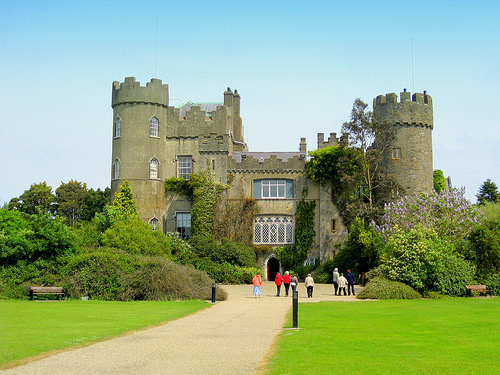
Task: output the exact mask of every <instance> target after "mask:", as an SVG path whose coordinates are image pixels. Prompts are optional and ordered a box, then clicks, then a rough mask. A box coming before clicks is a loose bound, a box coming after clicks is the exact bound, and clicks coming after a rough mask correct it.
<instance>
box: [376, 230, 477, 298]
mask: <svg viewBox="0 0 500 375" xmlns="http://www.w3.org/2000/svg"><path fill="white" fill-rule="evenodd" d="M385 250H386V254H387V257H388V258H387V260H386V261H385V262H384V264H383V265H382V266H381V269H382V271H383V272H384V274H386V275H387V278H389V279H391V280H394V281H400V282H402V283H404V284H407V285H409V286H411V287H412V288H414V289H416V290H418V291H419V292H425V291H427V290H430V291H437V292H440V293H448V294H451V295H457V294H458V295H460V294H459V292H458V291H459V290H460V289H464V288H465V284H466V283H467V282H469V280H470V279H471V277H472V272H471V270H470V269H469V267H468V265H467V264H465V262H464V261H463V260H461V259H459V258H457V256H456V255H454V254H453V252H454V248H453V245H452V244H451V243H449V242H448V241H446V240H445V239H441V238H438V236H437V234H436V232H435V231H434V230H432V229H429V228H422V227H417V228H415V229H411V230H410V231H408V232H403V231H401V230H397V231H396V233H395V234H394V235H392V236H391V237H390V238H389V240H388V241H387V245H386V249H385ZM453 283H459V284H458V285H456V286H454V285H452V284H453Z"/></svg>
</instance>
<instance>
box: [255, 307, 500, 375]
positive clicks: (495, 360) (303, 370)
mask: <svg viewBox="0 0 500 375" xmlns="http://www.w3.org/2000/svg"><path fill="white" fill-rule="evenodd" d="M499 311H500V298H469V299H466V298H446V299H440V300H383V301H366V302H355V303H354V302H321V303H304V304H300V305H299V315H298V318H299V324H298V326H299V329H298V330H294V329H290V330H285V331H284V332H283V333H282V334H281V335H280V337H279V338H278V340H277V348H276V351H275V352H274V353H273V354H272V355H271V356H270V357H269V358H268V360H269V362H268V363H267V366H266V368H265V369H264V370H263V371H262V373H264V374H268V375H271V374H279V375H284V374H295V375H301V374H304V375H305V374H307V375H314V374H334V373H349V374H351V375H353V374H494V373H499V369H500V367H499V363H500V362H499V356H498V355H499V353H500V314H499ZM291 318H292V317H291V315H290V317H289V320H290V322H289V324H288V325H287V327H288V328H290V327H291V326H292V324H291Z"/></svg>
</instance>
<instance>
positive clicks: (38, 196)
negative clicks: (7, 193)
mask: <svg viewBox="0 0 500 375" xmlns="http://www.w3.org/2000/svg"><path fill="white" fill-rule="evenodd" d="M7 207H8V209H9V210H18V211H20V212H24V213H26V214H30V215H33V214H36V213H38V212H42V213H53V212H54V211H55V209H56V197H55V195H54V194H53V193H52V187H50V186H49V185H47V182H45V181H44V182H40V183H38V184H33V185H31V186H30V188H29V189H28V190H25V191H24V193H23V194H21V195H20V196H19V198H12V199H11V201H10V202H9V204H8V206H7Z"/></svg>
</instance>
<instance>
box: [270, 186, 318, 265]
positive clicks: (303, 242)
mask: <svg viewBox="0 0 500 375" xmlns="http://www.w3.org/2000/svg"><path fill="white" fill-rule="evenodd" d="M307 194H308V191H307V188H306V189H304V190H302V199H301V200H300V201H299V203H298V204H297V211H296V214H295V244H294V245H293V246H288V247H279V248H278V249H277V250H276V255H277V257H278V260H279V261H280V262H281V263H282V265H283V267H284V268H285V269H293V268H295V267H296V266H299V265H301V264H302V263H303V262H304V261H305V260H306V259H307V254H308V253H309V249H310V248H311V246H312V244H313V241H314V237H315V236H316V231H315V230H314V215H315V213H314V211H315V209H316V202H315V201H306V197H307Z"/></svg>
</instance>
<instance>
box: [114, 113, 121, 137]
mask: <svg viewBox="0 0 500 375" xmlns="http://www.w3.org/2000/svg"><path fill="white" fill-rule="evenodd" d="M121 132H122V119H121V118H119V117H118V118H117V119H116V121H115V138H119V137H120V136H121Z"/></svg>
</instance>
